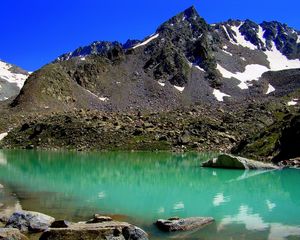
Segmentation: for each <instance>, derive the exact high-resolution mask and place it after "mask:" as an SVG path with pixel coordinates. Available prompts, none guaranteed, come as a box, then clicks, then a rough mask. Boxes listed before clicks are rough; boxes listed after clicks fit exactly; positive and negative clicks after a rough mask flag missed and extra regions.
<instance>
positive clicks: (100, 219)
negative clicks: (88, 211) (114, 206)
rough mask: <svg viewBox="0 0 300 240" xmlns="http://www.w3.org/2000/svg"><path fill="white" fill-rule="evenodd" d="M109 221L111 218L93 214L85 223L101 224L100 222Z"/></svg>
mask: <svg viewBox="0 0 300 240" xmlns="http://www.w3.org/2000/svg"><path fill="white" fill-rule="evenodd" d="M111 221H112V218H111V217H108V216H101V215H99V214H95V215H94V217H93V219H91V220H89V221H87V222H86V223H101V222H111Z"/></svg>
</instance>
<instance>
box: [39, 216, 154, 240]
mask: <svg viewBox="0 0 300 240" xmlns="http://www.w3.org/2000/svg"><path fill="white" fill-rule="evenodd" d="M90 239H97V240H102V239H103V240H104V239H105V240H107V239H114V240H129V239H130V240H147V239H148V235H147V233H146V232H144V231H143V230H142V229H140V228H138V227H136V226H133V225H131V224H129V223H125V222H117V221H104V222H100V223H71V224H70V225H69V227H67V228H49V229H48V230H47V231H45V232H44V233H43V234H42V236H41V237H40V240H90Z"/></svg>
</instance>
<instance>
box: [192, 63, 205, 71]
mask: <svg viewBox="0 0 300 240" xmlns="http://www.w3.org/2000/svg"><path fill="white" fill-rule="evenodd" d="M188 64H189V67H190V68H192V67H195V68H197V69H198V70H200V71H202V72H205V70H204V69H203V68H201V67H200V66H199V65H197V64H196V63H191V62H190V61H188Z"/></svg>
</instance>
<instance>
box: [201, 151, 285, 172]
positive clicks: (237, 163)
mask: <svg viewBox="0 0 300 240" xmlns="http://www.w3.org/2000/svg"><path fill="white" fill-rule="evenodd" d="M202 167H210V168H230V169H279V167H278V166H276V165H274V164H271V163H264V162H258V161H254V160H250V159H247V158H243V157H237V156H233V155H230V154H221V155H219V156H218V157H216V158H213V159H210V160H208V161H206V162H204V163H202Z"/></svg>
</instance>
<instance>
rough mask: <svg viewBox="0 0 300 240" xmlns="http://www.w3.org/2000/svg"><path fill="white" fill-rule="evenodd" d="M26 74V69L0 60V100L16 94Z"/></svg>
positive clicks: (26, 76) (27, 74)
mask: <svg viewBox="0 0 300 240" xmlns="http://www.w3.org/2000/svg"><path fill="white" fill-rule="evenodd" d="M28 76H29V73H28V72H27V71H25V70H23V69H21V68H19V67H17V66H14V65H11V64H9V63H6V62H4V61H1V60H0V101H4V100H7V99H9V98H11V97H13V96H14V97H15V96H17V95H18V94H19V93H20V90H21V88H22V87H23V85H24V82H25V80H26V79H27V78H28Z"/></svg>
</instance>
